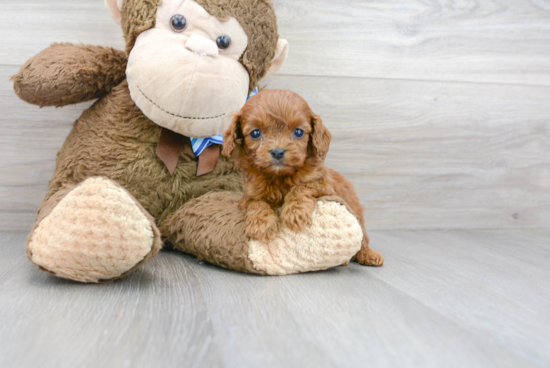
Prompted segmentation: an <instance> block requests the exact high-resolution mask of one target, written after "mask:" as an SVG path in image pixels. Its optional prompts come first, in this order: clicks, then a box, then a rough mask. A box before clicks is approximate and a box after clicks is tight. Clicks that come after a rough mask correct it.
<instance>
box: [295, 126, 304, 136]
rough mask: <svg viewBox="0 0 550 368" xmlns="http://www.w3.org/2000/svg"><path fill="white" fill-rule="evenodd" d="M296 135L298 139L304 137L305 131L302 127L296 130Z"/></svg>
mask: <svg viewBox="0 0 550 368" xmlns="http://www.w3.org/2000/svg"><path fill="white" fill-rule="evenodd" d="M294 136H295V137H296V138H298V139H300V138H303V137H304V131H303V130H302V129H300V128H298V129H296V130H294Z"/></svg>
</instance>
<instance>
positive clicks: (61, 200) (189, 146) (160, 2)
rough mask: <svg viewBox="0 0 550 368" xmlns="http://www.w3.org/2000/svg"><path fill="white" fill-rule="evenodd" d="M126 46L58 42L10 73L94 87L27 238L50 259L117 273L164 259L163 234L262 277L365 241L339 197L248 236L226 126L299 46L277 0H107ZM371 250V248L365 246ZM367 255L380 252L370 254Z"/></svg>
mask: <svg viewBox="0 0 550 368" xmlns="http://www.w3.org/2000/svg"><path fill="white" fill-rule="evenodd" d="M106 5H107V8H108V9H109V12H110V13H111V15H112V16H113V17H114V19H115V20H116V21H117V22H119V23H120V24H121V26H122V29H123V33H124V37H125V40H126V51H125V52H122V51H117V50H114V49H112V48H105V47H100V46H88V45H72V44H68V43H64V44H54V45H52V46H50V47H49V48H47V49H46V50H44V51H42V52H40V53H39V54H38V55H36V56H34V57H33V58H31V59H30V60H29V61H27V63H25V64H24V65H23V66H22V67H21V69H20V70H19V72H18V73H17V75H15V76H14V77H13V81H14V89H15V91H16V93H17V95H18V96H19V97H20V98H21V99H23V100H24V101H27V102H29V103H32V104H35V105H38V106H64V105H68V104H74V103H79V102H82V101H88V100H93V99H97V101H96V102H95V103H94V104H93V105H92V106H91V107H90V108H89V109H87V110H86V111H84V112H83V113H82V115H81V116H80V118H79V119H78V120H77V121H76V122H75V123H74V126H73V128H72V131H71V132H70V134H69V136H68V137H67V139H66V141H65V143H64V144H63V147H62V148H61V150H60V152H59V153H58V155H57V160H56V167H55V173H54V175H53V178H52V179H51V181H50V183H49V191H48V193H47V194H46V197H45V199H44V202H43V203H42V205H41V206H40V208H39V210H38V216H37V220H36V223H35V225H34V228H33V229H32V231H31V233H30V235H29V237H28V240H27V254H28V257H29V258H30V260H31V261H32V262H33V263H35V264H36V265H37V266H38V267H39V268H40V269H41V270H43V271H46V272H49V273H51V274H53V275H56V276H58V277H62V278H67V279H71V280H76V281H80V282H93V283H98V282H109V281H112V280H115V279H118V278H121V277H124V276H125V275H127V274H128V273H130V272H131V271H133V270H134V269H136V268H137V267H139V266H141V265H143V264H145V263H146V262H148V261H149V260H151V259H152V258H154V257H155V256H156V255H157V253H158V252H159V250H160V249H161V248H162V246H163V241H164V242H165V243H167V244H171V245H172V246H173V247H174V248H175V249H177V250H179V251H182V252H185V253H190V254H193V255H195V256H196V257H198V258H199V259H202V260H205V261H208V262H210V263H212V264H215V265H217V266H220V267H224V268H228V269H232V270H237V271H243V272H248V273H255V274H263V275H285V274H291V273H297V272H307V271H315V270H324V269H328V268H330V267H334V266H338V265H341V264H345V263H346V262H347V261H349V260H350V259H351V258H352V257H353V256H354V255H356V253H357V252H358V251H360V249H361V242H362V231H361V227H360V225H359V223H358V221H357V219H356V218H355V216H354V215H353V214H352V213H351V212H350V211H351V210H349V208H348V207H347V205H346V204H345V203H343V201H342V200H341V199H339V198H337V197H331V198H322V199H320V200H319V201H318V203H317V207H316V209H315V213H314V216H313V220H312V223H311V224H310V225H309V226H308V228H307V229H306V230H305V231H304V232H301V233H293V232H292V231H290V230H289V229H282V230H281V231H280V233H279V235H278V237H277V239H276V240H274V241H272V242H270V243H268V244H263V243H258V242H255V241H251V240H250V239H248V238H247V237H246V235H245V231H244V214H243V213H242V212H241V211H240V210H239V209H238V207H237V203H238V201H239V199H240V198H241V196H242V191H243V176H242V173H241V172H240V171H239V170H238V169H237V168H236V167H235V166H234V164H233V162H231V161H230V160H229V159H226V158H224V157H220V155H219V153H220V144H221V143H222V142H221V141H220V135H221V134H223V132H224V131H225V130H226V128H227V127H228V126H229V124H230V122H231V118H232V116H231V114H232V112H235V111H238V110H240V109H241V107H242V106H243V105H244V103H245V102H246V99H247V97H248V96H249V94H250V93H251V92H253V91H254V90H255V88H256V87H257V86H258V83H259V81H260V79H261V78H263V77H265V76H266V75H269V74H272V73H274V72H276V71H277V70H278V69H279V68H280V67H281V65H282V64H283V63H284V61H285V59H286V57H287V54H288V44H287V42H286V41H285V40H282V39H279V38H278V32H277V22H276V16H275V12H274V9H273V5H272V3H271V2H270V1H269V0H106ZM367 258H368V257H367ZM367 258H365V257H363V258H362V259H366V261H364V262H362V263H366V264H368V263H369V260H368V259H367Z"/></svg>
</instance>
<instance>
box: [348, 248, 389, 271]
mask: <svg viewBox="0 0 550 368" xmlns="http://www.w3.org/2000/svg"><path fill="white" fill-rule="evenodd" d="M353 260H354V261H355V262H357V263H359V264H361V265H363V266H373V267H378V266H382V265H383V264H384V257H383V256H382V255H381V254H380V253H378V252H377V251H375V250H372V249H370V248H366V249H365V248H364V249H361V250H360V251H359V253H357V254H356V255H355V257H354V258H353Z"/></svg>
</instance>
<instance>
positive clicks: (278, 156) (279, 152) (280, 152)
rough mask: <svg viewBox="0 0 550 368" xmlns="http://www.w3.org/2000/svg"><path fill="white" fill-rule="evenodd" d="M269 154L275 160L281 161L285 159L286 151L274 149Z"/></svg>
mask: <svg viewBox="0 0 550 368" xmlns="http://www.w3.org/2000/svg"><path fill="white" fill-rule="evenodd" d="M269 153H271V157H273V158H274V159H275V160H280V159H282V158H283V157H285V153H286V150H284V149H282V148H274V149H272V150H271V151H269Z"/></svg>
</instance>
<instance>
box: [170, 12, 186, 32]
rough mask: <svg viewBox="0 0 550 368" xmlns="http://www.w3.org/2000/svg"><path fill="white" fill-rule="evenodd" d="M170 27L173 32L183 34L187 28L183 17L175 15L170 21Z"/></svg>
mask: <svg viewBox="0 0 550 368" xmlns="http://www.w3.org/2000/svg"><path fill="white" fill-rule="evenodd" d="M170 27H172V30H174V32H183V31H184V30H185V28H187V19H185V17H184V16H183V15H180V14H176V15H174V16H173V17H172V19H170Z"/></svg>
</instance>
